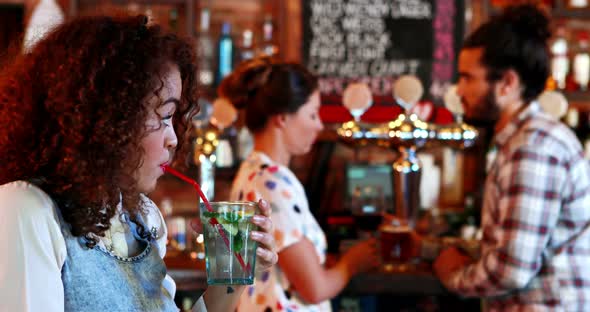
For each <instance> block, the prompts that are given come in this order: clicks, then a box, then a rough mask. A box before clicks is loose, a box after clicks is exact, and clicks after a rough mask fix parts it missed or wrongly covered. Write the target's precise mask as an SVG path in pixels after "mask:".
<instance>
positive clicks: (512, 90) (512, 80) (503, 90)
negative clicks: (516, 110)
mask: <svg viewBox="0 0 590 312" xmlns="http://www.w3.org/2000/svg"><path fill="white" fill-rule="evenodd" d="M499 91H500V96H509V97H514V96H517V97H520V94H521V92H522V83H521V81H520V77H519V76H518V73H517V72H516V71H515V70H514V69H508V70H506V71H505V72H504V74H503V75H502V79H501V80H500V90H499Z"/></svg>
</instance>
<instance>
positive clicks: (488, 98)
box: [464, 88, 500, 130]
mask: <svg viewBox="0 0 590 312" xmlns="http://www.w3.org/2000/svg"><path fill="white" fill-rule="evenodd" d="M471 107H474V106H471ZM499 119H500V108H499V107H498V103H497V102H496V95H495V94H494V89H493V88H490V90H488V93H487V94H486V95H485V97H484V98H483V101H482V103H480V104H479V105H477V106H475V107H474V109H473V111H472V112H471V113H470V114H469V116H465V118H464V120H465V122H466V123H468V124H470V125H472V126H475V127H478V128H486V129H490V130H493V129H494V126H495V125H496V122H498V120H499Z"/></svg>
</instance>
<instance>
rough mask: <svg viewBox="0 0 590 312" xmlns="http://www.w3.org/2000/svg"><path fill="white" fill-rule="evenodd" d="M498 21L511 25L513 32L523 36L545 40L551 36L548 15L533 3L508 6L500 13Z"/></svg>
mask: <svg viewBox="0 0 590 312" xmlns="http://www.w3.org/2000/svg"><path fill="white" fill-rule="evenodd" d="M500 22H502V23H506V24H509V25H512V27H513V29H514V31H515V32H517V33H518V34H520V35H522V36H525V37H529V38H530V37H533V38H536V39H538V40H540V41H547V39H549V38H550V37H551V31H550V30H549V23H550V22H549V17H548V15H547V14H546V13H545V12H543V11H542V10H541V9H539V8H538V7H537V6H535V5H533V4H523V5H518V6H510V7H508V8H506V10H505V11H504V13H503V14H502V15H500Z"/></svg>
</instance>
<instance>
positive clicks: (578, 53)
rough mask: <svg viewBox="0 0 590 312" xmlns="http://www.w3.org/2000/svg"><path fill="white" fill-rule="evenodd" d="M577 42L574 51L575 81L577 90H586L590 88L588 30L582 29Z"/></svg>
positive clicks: (573, 70) (573, 67) (589, 37)
mask: <svg viewBox="0 0 590 312" xmlns="http://www.w3.org/2000/svg"><path fill="white" fill-rule="evenodd" d="M577 39H578V40H577V44H576V46H575V50H574V51H572V52H573V55H574V57H573V63H572V72H573V82H574V83H575V90H580V91H586V90H587V89H588V82H589V81H590V52H589V50H588V47H589V46H590V44H589V40H590V36H589V35H588V32H585V31H580V32H579V33H578V34H577Z"/></svg>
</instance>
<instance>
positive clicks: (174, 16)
mask: <svg viewBox="0 0 590 312" xmlns="http://www.w3.org/2000/svg"><path fill="white" fill-rule="evenodd" d="M168 26H169V27H170V30H172V32H178V10H176V8H172V9H170V12H168Z"/></svg>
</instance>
